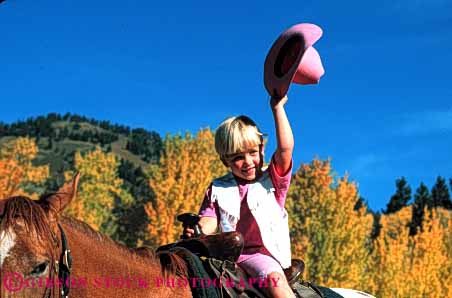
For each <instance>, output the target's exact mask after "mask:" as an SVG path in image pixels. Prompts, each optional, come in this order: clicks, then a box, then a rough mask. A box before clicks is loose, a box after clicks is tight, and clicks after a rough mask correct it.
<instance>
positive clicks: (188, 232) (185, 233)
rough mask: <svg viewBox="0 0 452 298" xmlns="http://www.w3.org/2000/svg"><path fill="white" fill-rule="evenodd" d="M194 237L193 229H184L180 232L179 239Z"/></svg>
mask: <svg viewBox="0 0 452 298" xmlns="http://www.w3.org/2000/svg"><path fill="white" fill-rule="evenodd" d="M194 235H195V231H194V230H193V229H190V228H187V227H185V228H184V231H183V232H182V235H181V239H188V238H193V237H194Z"/></svg>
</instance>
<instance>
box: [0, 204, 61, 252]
mask: <svg viewBox="0 0 452 298" xmlns="http://www.w3.org/2000/svg"><path fill="white" fill-rule="evenodd" d="M3 203H4V204H5V206H4V212H3V215H2V217H1V221H0V227H1V229H2V230H4V231H8V230H9V228H10V227H12V226H13V225H14V223H15V221H16V220H17V219H19V218H20V219H22V220H23V223H24V227H25V231H26V232H27V233H35V234H36V236H37V237H38V238H39V239H42V240H47V241H48V243H52V242H51V241H55V240H54V239H53V238H52V231H51V228H50V225H49V222H48V218H47V215H46V213H45V211H44V210H43V209H42V208H41V206H39V204H38V203H37V202H36V201H34V200H31V199H29V198H27V197H24V196H15V197H11V198H9V199H6V200H5V201H4V202H3Z"/></svg>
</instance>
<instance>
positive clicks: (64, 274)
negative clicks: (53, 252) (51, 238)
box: [57, 223, 72, 298]
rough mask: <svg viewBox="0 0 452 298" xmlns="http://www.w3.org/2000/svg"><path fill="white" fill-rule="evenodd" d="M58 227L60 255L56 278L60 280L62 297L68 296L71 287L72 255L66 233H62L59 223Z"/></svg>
mask: <svg viewBox="0 0 452 298" xmlns="http://www.w3.org/2000/svg"><path fill="white" fill-rule="evenodd" d="M58 228H59V229H60V233H61V245H62V253H61V255H60V260H59V262H58V267H57V268H58V278H59V279H60V280H61V282H62V287H61V291H60V293H61V297H62V298H68V295H69V290H70V288H71V267H72V255H71V250H70V249H69V245H68V241H67V238H66V234H65V233H64V230H63V228H62V227H61V225H60V224H59V223H58Z"/></svg>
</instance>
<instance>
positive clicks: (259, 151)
mask: <svg viewBox="0 0 452 298" xmlns="http://www.w3.org/2000/svg"><path fill="white" fill-rule="evenodd" d="M263 154H264V152H263V147H262V145H261V146H254V147H250V148H248V149H247V150H245V152H239V153H236V154H233V155H231V156H230V157H228V158H227V159H226V162H225V163H226V165H227V166H228V167H230V168H231V171H232V173H233V174H234V175H235V176H237V177H240V178H242V179H245V180H248V181H251V180H254V179H256V178H258V177H259V176H260V174H261V173H262V171H261V169H262V159H263Z"/></svg>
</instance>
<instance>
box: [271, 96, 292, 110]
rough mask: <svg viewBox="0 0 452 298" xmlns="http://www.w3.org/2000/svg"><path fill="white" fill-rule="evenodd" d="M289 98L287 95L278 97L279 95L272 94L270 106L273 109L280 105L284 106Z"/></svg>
mask: <svg viewBox="0 0 452 298" xmlns="http://www.w3.org/2000/svg"><path fill="white" fill-rule="evenodd" d="M288 100H289V99H288V98H287V95H284V97H282V98H277V97H273V96H272V97H271V98H270V106H271V108H272V109H273V110H275V109H277V108H278V107H282V106H284V105H285V104H286V102H287V101H288Z"/></svg>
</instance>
